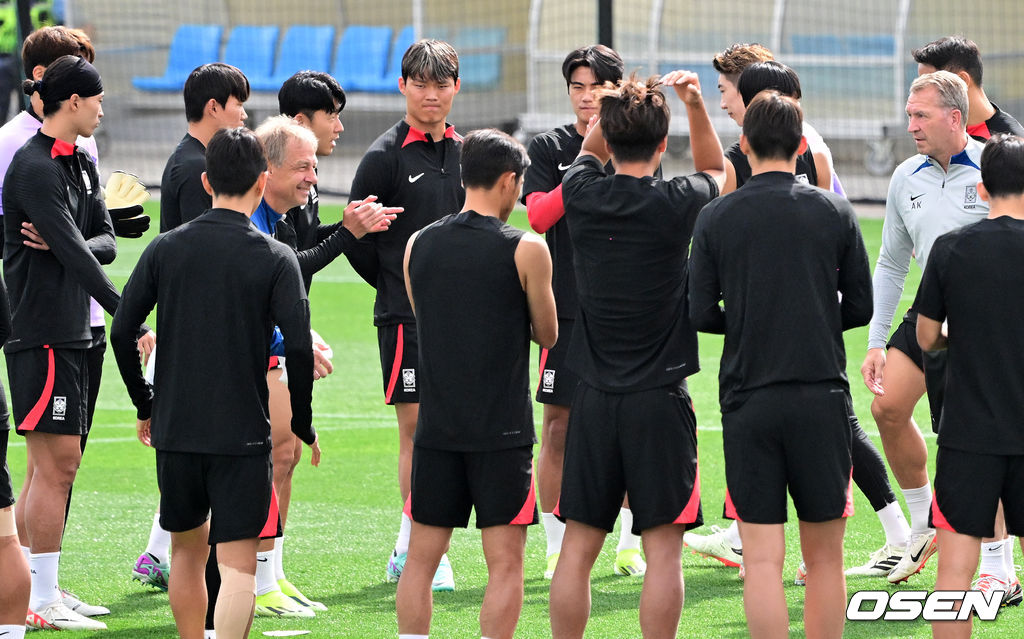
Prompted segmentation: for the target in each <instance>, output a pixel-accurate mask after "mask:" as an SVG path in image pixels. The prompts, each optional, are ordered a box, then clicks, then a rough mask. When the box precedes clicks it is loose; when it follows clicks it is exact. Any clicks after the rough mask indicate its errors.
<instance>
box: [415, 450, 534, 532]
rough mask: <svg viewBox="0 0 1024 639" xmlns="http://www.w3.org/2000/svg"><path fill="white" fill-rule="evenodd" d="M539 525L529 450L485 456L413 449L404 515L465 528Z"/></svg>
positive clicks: (472, 453) (531, 459)
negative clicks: (471, 519) (472, 516)
mask: <svg viewBox="0 0 1024 639" xmlns="http://www.w3.org/2000/svg"><path fill="white" fill-rule="evenodd" d="M472 509H475V510H476V527H477V528H489V527H491V526H513V525H529V524H535V523H537V498H536V495H535V493H534V490H533V446H532V445H529V446H520V447H518V448H507V449H505V450H496V451H488V452H458V451H450V450H436V449H432V448H423V447H421V446H415V447H413V451H412V485H411V489H410V492H409V504H408V512H406V514H407V515H409V518H410V519H412V520H413V521H415V522H417V523H420V524H425V525H427V526H439V527H442V528H465V527H466V526H467V525H469V511H470V510H472Z"/></svg>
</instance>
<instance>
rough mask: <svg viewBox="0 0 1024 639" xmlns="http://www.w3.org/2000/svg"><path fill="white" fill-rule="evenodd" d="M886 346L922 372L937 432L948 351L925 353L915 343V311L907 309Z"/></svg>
mask: <svg viewBox="0 0 1024 639" xmlns="http://www.w3.org/2000/svg"><path fill="white" fill-rule="evenodd" d="M885 346H886V348H895V349H896V350H898V351H900V352H902V353H904V354H905V355H906V356H907V357H909V358H910V360H911V361H912V362H914V363H915V364H917V367H918V368H920V369H921V371H922V372H923V373H924V384H925V388H926V389H927V390H928V409H929V411H930V412H931V418H932V431H933V432H936V433H937V432H939V418H940V417H941V416H942V398H943V396H944V395H945V393H946V362H947V360H948V358H949V351H946V350H942V351H935V352H931V353H926V352H924V351H922V350H921V345H920V344H918V343H917V312H916V311H914V310H913V309H911V310H909V311H907V313H906V315H904V316H903V321H902V322H900V325H899V326H897V327H896V330H895V331H893V334H892V337H890V338H889V343H888V344H886V345H885Z"/></svg>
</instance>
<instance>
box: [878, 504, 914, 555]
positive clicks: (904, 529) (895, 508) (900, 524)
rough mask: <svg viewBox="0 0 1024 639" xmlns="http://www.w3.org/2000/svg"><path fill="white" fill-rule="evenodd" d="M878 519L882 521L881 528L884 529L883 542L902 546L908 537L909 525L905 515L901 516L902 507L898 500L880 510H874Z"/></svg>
mask: <svg viewBox="0 0 1024 639" xmlns="http://www.w3.org/2000/svg"><path fill="white" fill-rule="evenodd" d="M875 514H876V515H878V521H880V522H882V530H884V531H885V543H887V544H889V545H893V546H902V545H904V544H906V543H907V540H908V539H910V526H909V525H908V524H907V519H906V517H904V516H903V509H902V508H900V502H898V501H894V502H892V503H891V504H888V505H886V506H885V507H884V508H882V509H881V510H876V511H875Z"/></svg>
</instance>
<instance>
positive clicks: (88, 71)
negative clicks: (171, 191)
mask: <svg viewBox="0 0 1024 639" xmlns="http://www.w3.org/2000/svg"><path fill="white" fill-rule="evenodd" d="M24 88H25V90H26V92H27V93H38V94H39V97H40V98H41V100H42V107H43V108H42V111H43V113H44V114H46V115H45V116H44V117H43V123H42V126H41V127H40V129H39V131H38V132H37V133H36V134H35V135H34V136H32V138H30V139H29V141H28V142H26V143H25V145H24V146H23V147H22V148H21V149H20V150H19V151H18V152H17V153H15V154H14V158H13V159H12V160H11V164H10V167H9V168H8V170H7V175H6V177H5V179H4V191H3V209H4V216H3V223H4V225H5V234H4V235H5V242H4V276H5V279H6V281H7V284H8V286H9V289H10V296H11V310H12V331H11V336H10V339H9V340H8V341H7V344H6V346H5V351H6V353H7V366H8V374H9V376H10V382H11V398H12V406H13V412H14V419H15V423H16V425H17V431H18V433H19V434H22V435H24V436H25V443H26V447H27V450H28V456H29V460H30V461H29V465H30V466H32V467H33V468H35V469H36V470H37V471H39V472H35V473H33V476H32V482H31V483H32V488H31V490H30V491H27V492H26V493H25V495H24V497H23V499H22V500H21V501H22V507H23V512H24V513H25V533H26V538H27V539H28V541H29V542H30V547H31V549H30V556H29V561H30V564H31V567H32V573H33V579H32V598H31V602H30V608H31V610H32V614H31V615H30V618H29V621H28V623H29V625H31V626H33V627H37V628H38V627H44V628H53V627H57V628H68V629H71V628H75V629H103V628H106V626H105V625H104V624H102V623H100V622H98V621H94V620H92V619H89V618H87V617H84V616H83V615H81V614H79V613H77V612H74V611H72V610H71V609H69V607H68V606H67V605H66V603H65V601H64V599H63V594H62V593H61V591H60V588H59V586H58V585H57V566H58V562H59V559H60V546H61V539H62V537H63V528H64V521H65V517H66V503H67V499H68V493H69V491H70V489H71V486H72V485H73V483H74V480H75V476H76V474H77V471H78V467H79V464H80V463H81V458H82V436H83V435H85V434H86V433H87V432H88V430H89V423H90V422H89V418H88V395H89V368H88V351H89V349H90V348H91V346H92V345H93V331H92V328H91V326H90V324H91V321H90V320H91V317H90V312H89V297H90V296H91V297H92V298H94V299H96V300H97V301H98V302H99V303H100V305H101V306H103V308H104V309H105V310H107V311H108V312H110V313H113V312H114V310H115V309H116V307H117V303H118V299H119V297H118V294H117V290H116V289H115V288H114V286H113V284H111V283H110V280H109V279H108V278H107V276H106V275H105V274H104V272H103V269H102V267H101V266H100V263H99V261H98V259H97V255H99V256H104V255H106V256H107V257H108V258H109V259H112V258H113V254H114V252H115V251H116V247H115V246H114V243H113V233H112V232H111V230H110V227H109V219H110V218H109V215H108V214H107V212H106V206H105V204H104V202H103V198H102V196H101V195H100V191H99V174H98V172H97V171H96V165H95V163H94V162H93V161H92V159H91V158H90V157H89V156H88V155H87V153H86V152H85V151H84V150H82V149H80V148H78V147H77V146H76V145H75V142H76V140H77V139H78V137H79V136H80V135H81V136H85V137H88V136H90V135H92V133H93V131H95V129H96V127H97V126H99V122H100V119H101V118H102V117H103V109H102V106H101V104H102V100H103V83H102V80H101V79H100V76H99V73H98V72H97V71H96V69H95V68H94V67H93V66H92V65H91V64H89V63H88V62H87V61H86V60H84V59H83V58H80V57H78V56H73V55H66V56H63V57H60V58H58V59H57V60H55V61H54V62H53V63H52V64H50V66H48V67H47V69H46V72H45V73H44V74H43V77H42V79H41V80H38V81H31V80H26V82H25V87H24ZM104 223H105V224H106V225H107V226H106V232H105V233H104V232H103V231H102V229H103V226H104ZM26 225H31V226H30V227H27V226H26ZM26 228H31V229H32V233H33V235H32V236H31V237H32V238H34V239H33V241H32V242H23V241H22V237H24V235H22V230H23V229H26ZM87 237H88V238H93V239H91V240H88V241H87V240H86V238H87ZM97 240H98V241H97ZM43 248H46V249H48V250H40V249H43ZM108 261H109V260H108ZM54 309H58V310H59V312H54ZM136 328H138V327H136ZM147 332H148V329H146V330H145V331H143V334H144V335H145V337H144V340H145V341H149V340H150V339H151V337H149V336H148V335H146V333H147ZM48 380H52V381H48Z"/></svg>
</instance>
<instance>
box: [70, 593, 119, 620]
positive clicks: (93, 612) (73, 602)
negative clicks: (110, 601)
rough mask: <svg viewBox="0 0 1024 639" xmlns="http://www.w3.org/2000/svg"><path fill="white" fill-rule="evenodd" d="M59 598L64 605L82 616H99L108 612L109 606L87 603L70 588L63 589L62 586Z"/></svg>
mask: <svg viewBox="0 0 1024 639" xmlns="http://www.w3.org/2000/svg"><path fill="white" fill-rule="evenodd" d="M60 598H61V600H62V601H63V602H64V605H65V606H67V607H68V608H70V609H71V610H73V611H75V612H77V613H78V614H80V615H82V616H83V617H99V616H100V615H109V614H110V609H109V608H106V607H104V606H94V605H92V604H87V603H85V602H84V601H82V600H81V599H79V598H78V597H77V596H76V595H75V593H73V592H71V591H70V590H64V589H63V588H62V589H61V591H60Z"/></svg>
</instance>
